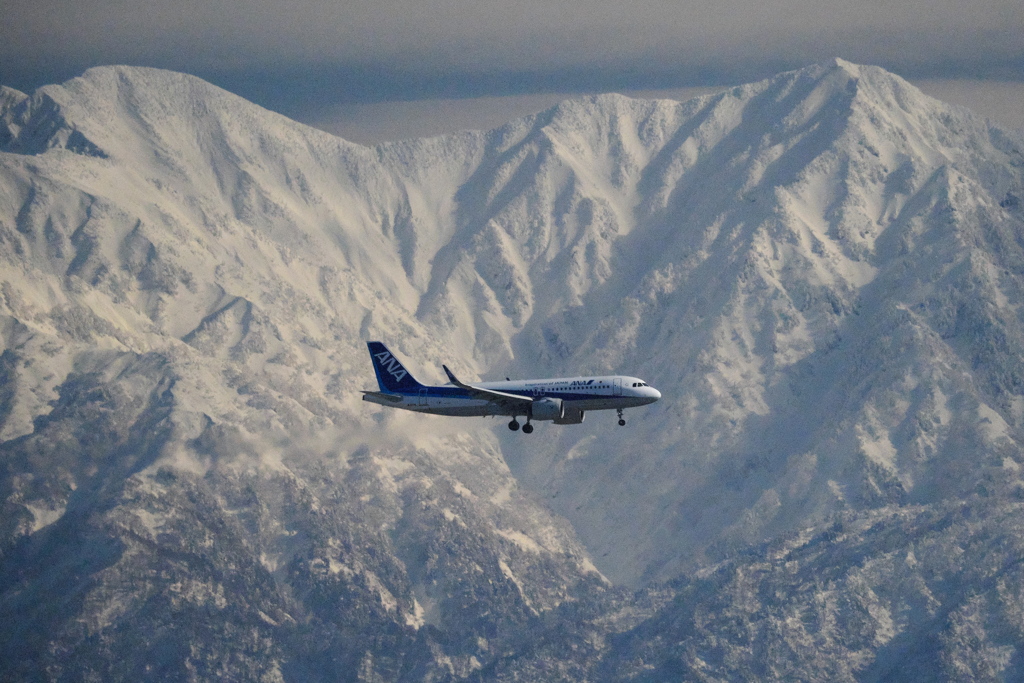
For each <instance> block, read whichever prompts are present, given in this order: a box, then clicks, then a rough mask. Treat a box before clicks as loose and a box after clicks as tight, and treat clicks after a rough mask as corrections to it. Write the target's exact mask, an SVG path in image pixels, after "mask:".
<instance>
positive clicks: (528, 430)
mask: <svg viewBox="0 0 1024 683" xmlns="http://www.w3.org/2000/svg"><path fill="white" fill-rule="evenodd" d="M508 428H509V429H511V430H512V431H513V432H515V431H518V429H519V422H518V420H516V419H515V418H514V417H513V418H512V421H511V422H509V423H508ZM523 434H533V425H532V424H530V423H529V422H527V423H526V424H524V425H523Z"/></svg>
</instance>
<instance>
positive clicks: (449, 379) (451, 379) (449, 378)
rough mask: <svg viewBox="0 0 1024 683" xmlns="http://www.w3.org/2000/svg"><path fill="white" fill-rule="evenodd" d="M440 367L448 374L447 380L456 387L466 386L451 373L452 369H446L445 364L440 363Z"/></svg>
mask: <svg viewBox="0 0 1024 683" xmlns="http://www.w3.org/2000/svg"><path fill="white" fill-rule="evenodd" d="M441 367H442V368H444V374H446V375H448V381H449V382H451V383H452V384H454V385H455V386H457V387H462V388H465V387H466V385H465V384H463V383H462V382H460V381H459V379H458V378H457V377H456V376H455V375H453V374H452V371H451V370H449V369H448V366H447V365H442V366H441Z"/></svg>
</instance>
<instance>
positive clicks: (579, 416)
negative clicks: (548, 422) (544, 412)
mask: <svg viewBox="0 0 1024 683" xmlns="http://www.w3.org/2000/svg"><path fill="white" fill-rule="evenodd" d="M584 417H586V415H585V414H584V413H583V411H582V410H580V409H579V408H574V407H573V406H571V405H563V406H562V417H559V418H556V419H555V424H556V425H578V424H580V423H581V422H583V418H584Z"/></svg>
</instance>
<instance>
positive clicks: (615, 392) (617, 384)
mask: <svg viewBox="0 0 1024 683" xmlns="http://www.w3.org/2000/svg"><path fill="white" fill-rule="evenodd" d="M612 396H622V378H621V377H616V378H615V379H613V380H612Z"/></svg>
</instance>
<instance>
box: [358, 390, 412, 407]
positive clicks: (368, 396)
mask: <svg viewBox="0 0 1024 683" xmlns="http://www.w3.org/2000/svg"><path fill="white" fill-rule="evenodd" d="M402 399H403V397H402V396H397V395H395V394H385V393H384V392H382V391H364V392H363V400H364V401H369V402H370V403H379V404H381V405H385V406H386V405H387V404H389V403H401V402H402Z"/></svg>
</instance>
